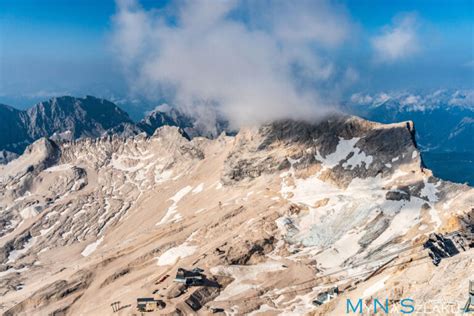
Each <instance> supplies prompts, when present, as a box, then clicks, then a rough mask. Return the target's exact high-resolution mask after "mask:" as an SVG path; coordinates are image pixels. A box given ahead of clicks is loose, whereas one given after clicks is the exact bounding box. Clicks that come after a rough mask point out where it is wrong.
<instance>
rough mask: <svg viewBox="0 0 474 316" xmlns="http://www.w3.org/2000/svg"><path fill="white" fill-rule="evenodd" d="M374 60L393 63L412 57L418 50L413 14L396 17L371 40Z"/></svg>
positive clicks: (415, 23)
mask: <svg viewBox="0 0 474 316" xmlns="http://www.w3.org/2000/svg"><path fill="white" fill-rule="evenodd" d="M372 46H373V49H374V52H375V57H376V60H377V61H379V62H394V61H397V60H401V59H404V58H407V57H410V56H412V55H413V54H415V53H416V52H417V51H418V50H419V43H418V36H417V21H416V16H415V15H414V14H409V15H404V16H399V17H397V18H396V19H395V20H394V21H393V24H392V25H390V26H385V27H384V30H383V32H382V34H381V35H379V36H376V37H374V38H373V39H372Z"/></svg>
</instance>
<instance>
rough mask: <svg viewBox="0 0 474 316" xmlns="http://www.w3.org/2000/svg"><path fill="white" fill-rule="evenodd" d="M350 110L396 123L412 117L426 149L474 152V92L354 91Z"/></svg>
mask: <svg viewBox="0 0 474 316" xmlns="http://www.w3.org/2000/svg"><path fill="white" fill-rule="evenodd" d="M346 110H347V111H348V112H351V113H352V114H355V115H358V116H362V117H364V118H366V119H369V120H373V121H377V122H381V123H393V122H401V121H406V120H411V121H413V122H414V123H415V127H416V130H417V143H418V146H419V148H420V149H421V150H422V151H429V152H472V151H474V148H473V145H472V143H473V141H472V140H473V137H474V91H470V90H468V91H454V92H450V91H444V90H443V91H436V92H434V93H431V94H427V95H416V94H410V93H397V94H387V93H380V94H376V95H368V94H360V93H359V94H354V95H353V96H352V97H351V100H350V102H348V103H347V104H346Z"/></svg>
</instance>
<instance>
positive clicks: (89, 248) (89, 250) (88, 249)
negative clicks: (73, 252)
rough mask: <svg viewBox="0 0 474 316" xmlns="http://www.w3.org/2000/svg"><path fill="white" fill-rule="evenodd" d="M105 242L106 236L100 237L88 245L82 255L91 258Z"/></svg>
mask: <svg viewBox="0 0 474 316" xmlns="http://www.w3.org/2000/svg"><path fill="white" fill-rule="evenodd" d="M103 240H104V236H102V237H100V238H99V239H97V240H96V241H95V242H93V243H92V244H89V245H87V247H86V248H84V250H83V251H82V252H81V255H82V256H83V257H88V256H90V255H91V254H92V253H93V252H94V251H95V250H96V249H97V247H98V246H99V245H100V244H101V243H102V241H103Z"/></svg>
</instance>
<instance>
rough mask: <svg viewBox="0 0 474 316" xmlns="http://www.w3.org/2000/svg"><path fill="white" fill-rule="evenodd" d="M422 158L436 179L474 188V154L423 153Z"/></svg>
mask: <svg viewBox="0 0 474 316" xmlns="http://www.w3.org/2000/svg"><path fill="white" fill-rule="evenodd" d="M421 157H422V158H423V162H424V163H425V165H426V167H427V168H428V169H431V170H432V171H433V174H434V175H435V176H436V177H438V178H441V179H443V180H449V181H452V182H458V183H466V182H467V184H469V185H470V186H474V152H463V153H461V152H446V153H434V152H422V153H421Z"/></svg>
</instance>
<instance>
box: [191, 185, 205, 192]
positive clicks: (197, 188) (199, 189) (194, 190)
mask: <svg viewBox="0 0 474 316" xmlns="http://www.w3.org/2000/svg"><path fill="white" fill-rule="evenodd" d="M203 189H204V183H201V184H199V185H198V186H197V187H195V188H194V189H193V191H192V192H193V194H197V193H199V192H202V190H203Z"/></svg>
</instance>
